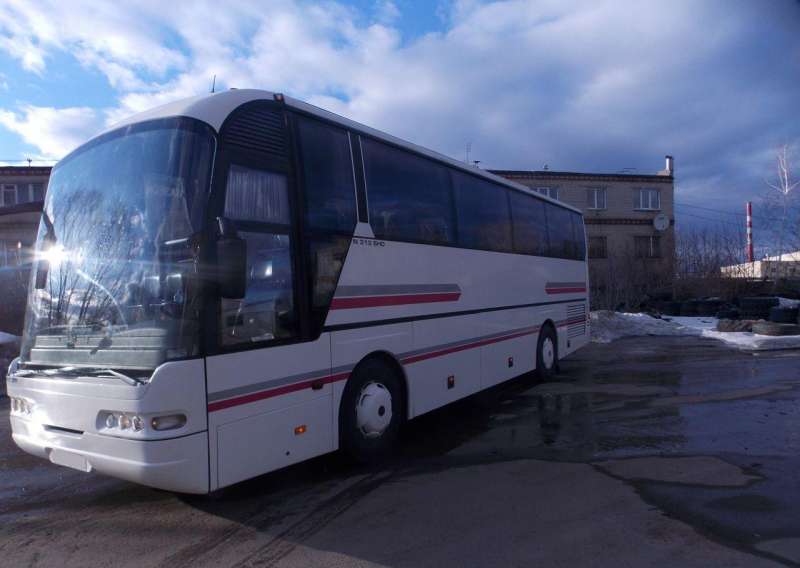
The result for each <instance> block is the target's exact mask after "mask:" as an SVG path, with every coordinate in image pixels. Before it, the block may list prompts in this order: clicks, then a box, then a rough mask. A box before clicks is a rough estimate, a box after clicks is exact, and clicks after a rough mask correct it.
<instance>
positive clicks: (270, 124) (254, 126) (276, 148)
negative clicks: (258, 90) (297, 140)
mask: <svg viewBox="0 0 800 568" xmlns="http://www.w3.org/2000/svg"><path fill="white" fill-rule="evenodd" d="M225 142H226V143H227V144H229V145H232V146H237V147H239V148H243V149H245V150H250V151H251V152H259V153H262V154H270V155H272V156H278V157H281V158H285V157H286V132H285V129H284V125H283V114H282V113H281V112H279V111H275V110H269V109H265V108H253V109H248V110H245V111H244V112H242V113H240V114H239V115H237V116H236V118H234V119H233V120H232V121H231V122H230V123H229V124H228V125H227V127H226V128H225Z"/></svg>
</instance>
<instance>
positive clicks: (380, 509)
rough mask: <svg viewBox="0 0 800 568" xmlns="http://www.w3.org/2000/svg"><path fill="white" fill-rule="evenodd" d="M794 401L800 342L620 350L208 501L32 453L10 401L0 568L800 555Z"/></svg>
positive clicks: (684, 343) (544, 562)
mask: <svg viewBox="0 0 800 568" xmlns="http://www.w3.org/2000/svg"><path fill="white" fill-rule="evenodd" d="M798 398H800V353H798V352H796V351H782V352H765V353H758V354H751V353H744V352H741V351H735V350H732V349H729V348H726V347H724V346H722V345H721V344H720V343H718V342H715V341H713V340H707V339H699V338H686V337H676V338H666V337H661V338H631V339H624V340H620V341H617V342H614V343H611V344H606V345H596V344H595V345H591V346H589V347H587V348H585V349H583V350H581V351H580V352H579V353H577V354H575V355H573V356H572V357H571V358H570V359H568V360H567V361H565V362H563V363H562V369H561V373H560V374H559V375H558V377H557V378H556V379H555V380H554V381H552V382H548V383H544V384H538V385H537V384H536V383H535V381H534V379H533V378H532V377H530V376H526V377H522V378H520V379H517V380H515V381H512V382H510V383H507V384H505V385H501V386H500V387H497V388H494V389H492V390H491V391H488V392H486V393H481V394H479V395H477V396H474V397H471V398H469V399H467V400H464V401H460V402H459V403H456V404H454V405H451V406H449V407H448V408H445V409H441V410H439V411H436V412H433V413H430V414H428V415H426V416H424V417H421V418H420V419H417V420H415V421H413V422H411V423H410V424H408V425H407V427H406V428H405V431H404V433H403V440H402V443H401V446H400V448H399V449H398V452H397V455H396V456H395V457H394V458H393V459H391V460H390V461H388V462H387V463H385V464H382V465H381V466H379V467H375V468H371V469H365V468H362V467H357V466H354V465H353V464H350V463H348V462H347V461H346V460H345V459H343V458H342V457H341V456H339V455H337V454H333V455H330V456H325V457H322V458H318V459H315V460H312V461H310V462H307V463H304V464H300V465H297V466H294V467H291V468H287V469H285V470H282V471H278V472H274V473H271V474H268V475H264V476H261V477H259V478H257V479H255V480H251V481H248V482H245V483H242V484H240V485H238V486H235V487H233V488H231V489H229V490H226V491H223V492H221V493H220V494H218V495H214V496H212V497H209V498H189V497H184V496H178V495H174V494H170V493H166V492H162V491H156V490H152V489H148V488H144V487H139V486H136V485H132V484H130V483H126V482H123V481H118V480H115V479H112V478H108V477H104V476H101V475H97V474H84V473H80V472H77V471H72V470H69V469H65V468H62V467H57V466H54V465H51V464H49V463H47V462H44V461H42V460H38V459H35V458H33V457H29V456H27V455H26V454H23V453H22V452H20V451H19V450H18V449H17V448H16V447H15V446H14V444H13V443H12V441H11V439H10V432H9V425H8V400H7V399H4V400H0V559H2V560H0V564H2V565H7V566H23V565H24V566H56V565H57V566H87V565H92V566H137V567H147V566H169V567H171V568H178V567H182V566H192V567H194V566H215V567H220V566H443V565H453V566H570V567H571V566H614V567H618V566H665V565H671V566H761V565H763V566H775V565H780V564H792V563H794V562H797V563H800V515H797V511H798V510H800V477H798V475H797V473H796V472H797V471H800V452H798V449H800V405H798ZM265 443H268V442H265Z"/></svg>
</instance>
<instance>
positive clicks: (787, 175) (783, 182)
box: [765, 144, 800, 261]
mask: <svg viewBox="0 0 800 568" xmlns="http://www.w3.org/2000/svg"><path fill="white" fill-rule="evenodd" d="M776 162H777V164H776V166H777V173H776V176H775V177H774V178H772V179H767V180H765V181H766V184H767V186H768V187H769V188H770V190H771V191H770V192H769V195H768V198H767V201H768V203H770V204H772V205H773V207H772V209H773V210H774V211H775V212H776V213H777V215H779V217H778V219H779V225H778V227H777V232H778V235H777V236H778V260H779V261H781V260H783V253H784V246H785V245H786V240H787V238H791V236H790V235H797V234H798V227H797V222H796V220H795V219H793V218H792V212H793V206H794V205H796V203H795V201H796V199H795V194H794V189H795V188H796V187H797V186H798V185H800V180H794V179H793V178H792V173H791V171H790V157H789V145H788V144H784V145H783V146H782V147H781V148H780V149H779V150H778V151H777V154H776ZM787 231H789V232H790V234H789V235H787ZM793 244H795V243H793Z"/></svg>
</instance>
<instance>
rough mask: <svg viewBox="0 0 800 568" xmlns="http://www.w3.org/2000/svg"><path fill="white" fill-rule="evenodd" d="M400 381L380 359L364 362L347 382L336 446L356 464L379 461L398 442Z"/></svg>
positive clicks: (400, 414)
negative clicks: (337, 444)
mask: <svg viewBox="0 0 800 568" xmlns="http://www.w3.org/2000/svg"><path fill="white" fill-rule="evenodd" d="M400 381H401V378H400V377H398V374H397V371H396V370H395V369H393V368H392V367H391V366H389V365H387V364H386V363H384V362H383V361H381V360H379V359H367V360H366V361H363V362H362V363H361V364H359V365H358V367H356V369H355V371H354V373H353V375H352V376H351V377H350V380H348V381H347V386H346V387H345V389H344V394H343V395H342V404H341V410H340V413H339V445H340V447H341V448H342V450H344V452H345V453H347V454H348V455H349V456H351V457H352V458H354V459H355V460H356V461H358V462H361V463H373V462H376V461H379V460H380V459H381V458H383V457H385V456H386V455H387V454H388V453H389V451H390V450H391V449H392V446H393V445H394V443H395V441H396V440H397V436H398V434H399V431H400V425H401V423H402V422H403V416H404V414H403V412H404V408H405V405H404V401H403V389H402V384H401V382H400Z"/></svg>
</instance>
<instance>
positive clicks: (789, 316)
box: [769, 308, 800, 323]
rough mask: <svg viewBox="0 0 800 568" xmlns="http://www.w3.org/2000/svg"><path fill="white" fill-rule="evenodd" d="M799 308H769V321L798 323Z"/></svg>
mask: <svg viewBox="0 0 800 568" xmlns="http://www.w3.org/2000/svg"><path fill="white" fill-rule="evenodd" d="M798 312H800V310H798V309H797V308H771V309H770V310H769V321H774V322H775V323H797V314H798Z"/></svg>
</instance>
